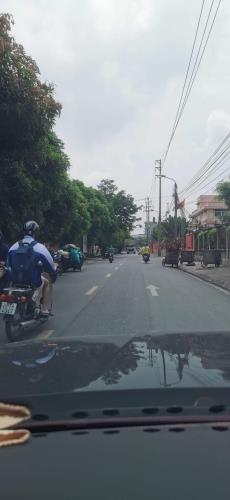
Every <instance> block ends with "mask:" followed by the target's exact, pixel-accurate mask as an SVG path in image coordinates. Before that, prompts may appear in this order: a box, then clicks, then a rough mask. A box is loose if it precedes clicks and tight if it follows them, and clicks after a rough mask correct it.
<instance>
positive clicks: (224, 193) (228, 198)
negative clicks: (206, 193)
mask: <svg viewBox="0 0 230 500" xmlns="http://www.w3.org/2000/svg"><path fill="white" fill-rule="evenodd" d="M216 192H217V194H218V196H219V198H220V200H223V201H224V202H225V203H226V205H227V207H228V209H229V210H230V181H225V182H220V183H219V184H217V187H216Z"/></svg>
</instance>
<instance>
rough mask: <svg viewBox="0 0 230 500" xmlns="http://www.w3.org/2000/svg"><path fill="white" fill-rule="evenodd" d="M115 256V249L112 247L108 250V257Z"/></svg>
mask: <svg viewBox="0 0 230 500" xmlns="http://www.w3.org/2000/svg"><path fill="white" fill-rule="evenodd" d="M113 256H114V249H113V247H112V245H110V247H109V248H108V257H113Z"/></svg>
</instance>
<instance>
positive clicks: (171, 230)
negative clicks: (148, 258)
mask: <svg viewBox="0 0 230 500" xmlns="http://www.w3.org/2000/svg"><path fill="white" fill-rule="evenodd" d="M186 227H187V221H186V219H185V218H184V217H177V236H178V237H183V236H184V235H185V232H186ZM158 231H159V228H158V224H157V226H156V227H155V228H154V230H153V234H152V238H153V240H156V241H157V240H158ZM173 238H175V219H174V217H172V216H171V215H169V216H168V218H167V219H165V220H163V221H162V222H161V241H163V240H171V239H173Z"/></svg>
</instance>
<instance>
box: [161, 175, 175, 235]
mask: <svg viewBox="0 0 230 500" xmlns="http://www.w3.org/2000/svg"><path fill="white" fill-rule="evenodd" d="M161 177H164V178H165V179H169V180H170V181H173V182H174V193H173V196H174V223H175V226H174V234H175V238H177V202H178V196H177V183H176V181H175V179H173V177H168V176H167V175H164V174H162V175H161Z"/></svg>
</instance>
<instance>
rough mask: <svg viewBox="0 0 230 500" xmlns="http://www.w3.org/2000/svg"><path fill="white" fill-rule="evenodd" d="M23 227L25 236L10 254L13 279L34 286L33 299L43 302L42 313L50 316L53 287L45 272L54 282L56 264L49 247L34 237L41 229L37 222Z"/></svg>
mask: <svg viewBox="0 0 230 500" xmlns="http://www.w3.org/2000/svg"><path fill="white" fill-rule="evenodd" d="M23 229H24V238H23V239H22V240H20V241H18V242H17V243H15V244H14V245H13V246H12V247H11V248H10V250H9V254H8V267H9V269H10V272H11V280H12V282H13V283H15V284H17V285H20V284H21V285H30V286H32V287H33V288H34V289H35V291H34V295H33V300H34V301H35V302H36V304H37V305H40V302H41V314H42V316H48V315H49V307H50V305H51V303H52V299H51V289H52V287H51V284H50V281H49V279H47V278H46V277H45V276H44V275H43V273H44V272H45V273H47V274H48V275H49V277H50V279H51V281H52V282H53V283H54V282H55V280H56V276H57V275H56V270H55V265H54V262H53V259H52V257H51V255H50V253H49V251H48V250H47V248H46V247H45V246H44V245H42V244H41V243H38V242H37V241H36V240H35V238H34V236H35V233H36V232H37V231H38V230H39V225H38V224H37V222H35V221H33V220H32V221H28V222H26V223H25V224H24V228H23ZM25 259H26V264H27V265H26V264H25ZM40 263H41V264H40ZM41 299H42V301H41Z"/></svg>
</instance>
